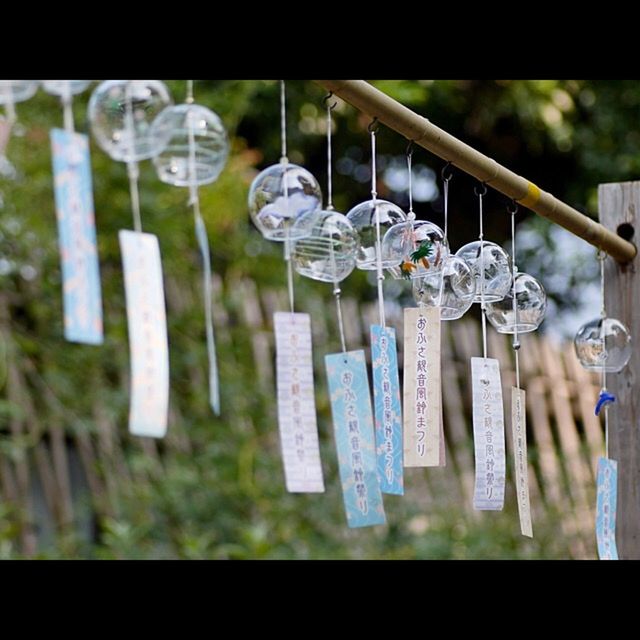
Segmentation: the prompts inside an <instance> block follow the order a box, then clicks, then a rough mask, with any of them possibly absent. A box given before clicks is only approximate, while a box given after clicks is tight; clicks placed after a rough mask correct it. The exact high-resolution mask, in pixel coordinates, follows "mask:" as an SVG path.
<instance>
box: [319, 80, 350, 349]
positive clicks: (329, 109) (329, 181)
mask: <svg viewBox="0 0 640 640" xmlns="http://www.w3.org/2000/svg"><path fill="white" fill-rule="evenodd" d="M332 95H333V92H329V94H328V95H327V96H325V98H324V103H325V104H326V106H327V197H328V203H327V211H333V184H332V182H333V174H332V173H331V164H332V162H331V158H332V155H331V126H332V119H331V112H332V111H333V109H334V108H335V106H336V103H335V102H334V103H333V104H329V101H330V99H331V96H332ZM329 247H330V251H331V267H332V269H333V272H334V273H335V272H336V257H335V254H334V251H333V243H329ZM341 293H342V290H341V289H340V284H339V283H338V281H337V280H334V282H333V296H334V298H335V300H336V314H337V316H338V331H339V333H340V344H341V346H342V352H343V353H346V351H347V343H346V340H345V335H344V321H343V318H342V303H341V302H340V294H341Z"/></svg>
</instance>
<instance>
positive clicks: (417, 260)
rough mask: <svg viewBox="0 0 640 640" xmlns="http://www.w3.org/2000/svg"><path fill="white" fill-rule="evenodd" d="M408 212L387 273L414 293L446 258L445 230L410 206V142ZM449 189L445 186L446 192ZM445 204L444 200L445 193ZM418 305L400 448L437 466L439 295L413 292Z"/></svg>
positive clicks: (409, 321) (408, 333)
mask: <svg viewBox="0 0 640 640" xmlns="http://www.w3.org/2000/svg"><path fill="white" fill-rule="evenodd" d="M406 156H407V170H408V174H409V213H408V215H407V222H405V223H404V225H403V227H402V229H400V230H399V231H398V233H396V234H395V235H396V239H397V244H398V246H400V245H402V260H401V262H400V265H399V266H398V267H394V268H392V269H390V272H391V273H392V275H395V276H396V277H401V278H404V279H407V280H410V281H411V283H412V288H413V291H414V294H415V292H416V291H424V290H425V289H427V288H429V287H431V286H432V285H433V284H434V283H437V285H438V286H439V285H440V284H441V282H442V278H443V274H444V267H445V264H446V261H447V260H448V258H449V244H448V242H447V239H446V236H445V232H444V231H443V230H442V229H441V228H440V227H438V226H437V225H435V224H433V223H432V222H429V221H428V220H416V215H415V213H414V211H413V172H412V159H413V146H412V143H411V142H410V143H409V146H408V147H407V152H406ZM446 193H448V192H446ZM445 207H447V201H446V199H445ZM414 297H415V299H416V302H417V305H418V306H417V307H408V308H406V309H405V310H404V376H403V379H404V390H403V400H404V402H403V448H404V466H405V467H437V466H443V465H444V463H445V453H444V431H443V423H442V389H441V371H440V320H441V311H442V309H441V306H440V304H438V303H439V297H433V298H428V297H426V296H422V295H418V296H415V295H414Z"/></svg>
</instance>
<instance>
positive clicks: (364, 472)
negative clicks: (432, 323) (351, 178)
mask: <svg viewBox="0 0 640 640" xmlns="http://www.w3.org/2000/svg"><path fill="white" fill-rule="evenodd" d="M330 98H331V94H329V95H328V96H327V97H326V98H325V103H326V109H327V195H328V201H327V207H326V209H324V210H318V211H315V212H312V213H309V214H306V215H305V216H303V217H302V218H301V219H300V220H299V221H298V222H297V223H296V226H298V227H299V228H304V229H305V230H307V231H308V234H307V235H306V236H305V237H303V238H302V239H300V240H297V241H296V242H295V245H294V248H293V252H292V260H293V264H294V267H295V269H296V271H297V272H298V273H300V274H302V275H304V276H307V277H309V278H312V279H313V280H318V281H320V282H328V283H332V284H333V293H334V296H335V300H336V309H337V315H338V328H339V331H340V341H341V345H342V351H341V352H340V353H333V354H327V355H326V356H325V364H326V368H327V379H328V385H329V395H330V401H331V413H332V416H333V427H334V437H335V443H336V449H337V453H338V464H339V468H340V480H341V484H342V494H343V501H344V507H345V512H346V516H347V524H348V526H349V527H366V526H371V525H377V524H384V522H385V514H384V505H383V502H382V494H381V492H380V483H379V481H378V474H377V469H376V452H375V439H374V427H373V413H372V410H371V398H370V395H369V382H368V378H367V368H366V360H365V354H364V351H363V350H362V349H358V350H355V351H347V347H346V343H345V337H344V324H343V319H342V310H341V306H340V293H341V290H340V282H341V281H342V280H344V279H345V278H346V277H347V276H348V275H349V274H350V273H351V272H352V271H353V269H354V268H355V266H356V262H357V256H358V250H359V248H360V242H359V239H358V234H357V231H356V229H355V228H354V226H353V224H352V223H351V222H350V220H349V219H348V218H347V217H346V216H344V215H343V214H341V213H338V212H337V211H335V209H334V207H333V194H332V166H331V164H332V163H331V128H332V118H331V111H332V108H333V107H335V103H334V104H333V105H331V104H329V100H330Z"/></svg>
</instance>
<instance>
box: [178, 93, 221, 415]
mask: <svg viewBox="0 0 640 640" xmlns="http://www.w3.org/2000/svg"><path fill="white" fill-rule="evenodd" d="M186 102H187V104H189V105H191V104H193V80H189V81H187V99H186ZM195 117H196V115H195V113H194V112H193V110H192V109H189V111H188V112H187V127H188V144H189V204H190V205H191V206H192V207H193V217H194V223H195V229H196V238H197V240H198V246H199V248H200V254H201V256H202V263H203V267H204V268H203V291H204V315H205V328H206V334H207V358H208V361H209V403H210V405H211V409H212V410H213V412H214V414H215V415H217V416H219V415H220V383H219V377H218V360H217V357H216V340H215V333H214V327H213V288H212V283H211V251H210V247H209V237H208V234H207V228H206V225H205V223H204V220H203V218H202V214H201V212H200V196H199V193H198V184H197V177H198V173H197V170H198V168H197V158H196V140H195V131H194V122H193V120H194V118H195Z"/></svg>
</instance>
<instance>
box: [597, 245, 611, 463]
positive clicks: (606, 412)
mask: <svg viewBox="0 0 640 640" xmlns="http://www.w3.org/2000/svg"><path fill="white" fill-rule="evenodd" d="M606 259H607V254H606V253H605V252H604V251H601V250H598V260H599V261H600V303H601V306H600V339H601V340H602V348H603V349H604V350H605V353H606V338H605V320H606V319H607V309H606V306H605V301H604V261H605V260H606ZM605 366H606V357H605V360H604V364H603V365H602V371H601V374H600V377H601V384H602V390H601V391H606V390H607V372H606V370H605ZM603 409H604V450H605V457H607V458H608V457H609V405H608V403H605V404H604V407H603Z"/></svg>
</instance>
